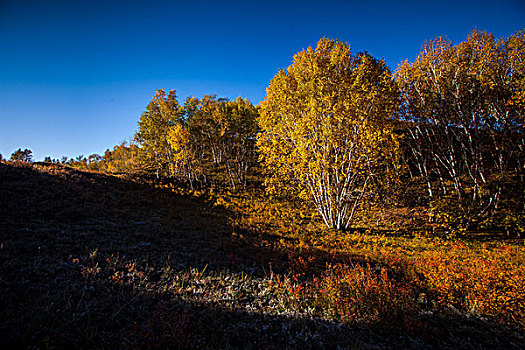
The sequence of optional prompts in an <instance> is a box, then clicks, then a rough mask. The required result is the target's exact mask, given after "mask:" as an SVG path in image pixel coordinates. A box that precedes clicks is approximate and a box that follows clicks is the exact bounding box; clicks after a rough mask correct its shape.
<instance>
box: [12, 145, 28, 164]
mask: <svg viewBox="0 0 525 350" xmlns="http://www.w3.org/2000/svg"><path fill="white" fill-rule="evenodd" d="M11 161H13V162H22V163H31V162H32V161H33V152H32V151H31V150H29V149H27V148H26V149H24V150H22V149H21V148H19V149H18V150H16V151H15V152H13V154H11Z"/></svg>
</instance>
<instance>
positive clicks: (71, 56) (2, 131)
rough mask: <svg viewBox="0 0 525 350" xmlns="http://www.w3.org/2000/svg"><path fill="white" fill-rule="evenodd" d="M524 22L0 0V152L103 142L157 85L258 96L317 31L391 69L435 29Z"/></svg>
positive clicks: (272, 6)
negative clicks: (375, 58) (380, 59)
mask: <svg viewBox="0 0 525 350" xmlns="http://www.w3.org/2000/svg"><path fill="white" fill-rule="evenodd" d="M475 27H477V28H478V29H480V30H486V31H489V32H491V33H493V34H494V35H496V36H497V37H507V36H509V35H511V34H513V33H515V32H517V31H519V30H521V29H524V28H525V2H523V1H522V0H500V1H485V0H478V1H448V0H446V1H439V2H438V1H434V2H425V1H423V0H420V1H374V2H370V3H368V4H365V2H364V1H331V0H326V1H317V2H314V1H312V2H309V1H285V0H283V1H264V2H262V1H261V2H260V3H254V4H250V3H249V2H246V1H198V2H196V1H162V2H161V1H132V0H130V1H109V0H107V1H102V0H100V1H98V0H84V1H73V0H69V1H63V0H42V1H19V0H4V1H1V2H0V153H1V154H2V155H3V156H4V157H9V156H10V154H11V153H12V152H14V151H15V150H16V149H18V148H30V149H31V150H32V151H33V154H34V156H35V159H36V160H42V159H43V158H44V157H45V156H51V157H53V158H60V157H61V156H63V155H65V156H68V157H76V156H77V155H79V154H83V155H85V156H88V155H89V154H92V153H99V154H101V153H103V152H104V150H105V149H106V148H111V147H113V146H114V145H115V144H117V143H120V142H122V141H123V140H125V139H129V138H131V137H132V136H133V134H134V132H135V130H136V126H137V121H138V119H139V117H140V114H141V113H142V111H143V110H144V108H145V106H146V105H147V103H148V101H149V100H150V99H151V97H152V96H153V93H154V90H155V89H156V88H166V89H167V90H169V89H175V90H176V91H177V94H178V96H179V101H181V102H182V101H183V100H184V99H185V98H186V97H187V96H196V97H202V96H203V95H204V94H217V95H218V96H219V97H227V98H230V99H233V98H236V97H238V96H242V97H247V98H249V99H250V100H251V101H252V102H253V103H254V104H257V103H259V101H261V100H262V99H263V98H264V94H265V89H266V87H267V86H268V84H269V82H270V79H271V78H272V77H273V76H274V75H275V74H276V73H277V71H278V70H279V69H282V68H286V67H287V66H288V65H290V63H291V62H292V57H293V54H294V53H296V52H298V51H300V50H302V49H303V48H306V47H308V46H313V45H315V43H316V42H317V40H318V39H319V38H320V37H323V36H326V37H330V38H337V39H339V40H342V41H346V42H348V43H350V45H351V46H352V48H353V50H354V51H356V52H357V51H364V50H366V51H368V52H369V53H371V54H372V55H373V56H375V57H377V58H384V59H385V61H386V63H387V64H388V65H389V66H390V67H391V68H392V70H394V69H395V68H396V67H397V65H398V64H399V63H400V62H401V61H403V60H405V59H408V60H409V61H411V60H413V59H414V58H415V57H416V55H417V53H418V51H419V49H420V47H421V44H422V43H423V42H424V41H425V40H428V39H432V38H435V37H437V36H439V35H446V36H447V37H448V38H449V39H451V40H452V41H453V42H455V43H457V42H460V41H462V40H464V39H465V38H466V36H467V35H468V34H469V33H470V32H471V31H472V30H473V29H474V28H475Z"/></svg>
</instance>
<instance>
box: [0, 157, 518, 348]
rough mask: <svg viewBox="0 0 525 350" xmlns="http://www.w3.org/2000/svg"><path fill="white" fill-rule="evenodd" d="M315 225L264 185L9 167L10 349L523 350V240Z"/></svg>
mask: <svg viewBox="0 0 525 350" xmlns="http://www.w3.org/2000/svg"><path fill="white" fill-rule="evenodd" d="M316 220H317V219H316V217H315V215H313V214H312V213H311V211H309V210H308V209H306V208H304V207H302V205H300V203H295V204H294V203H289V202H284V201H283V202H278V201H272V200H270V199H268V198H266V197H265V196H264V194H263V193H261V192H260V191H256V190H251V191H247V192H237V193H220V194H217V193H214V194H210V193H196V192H189V191H186V190H184V189H182V188H180V187H178V186H177V185H176V184H159V183H154V182H148V181H145V180H140V181H139V180H136V179H135V180H134V179H129V178H124V177H116V176H108V175H102V174H98V173H89V172H82V171H78V170H74V169H71V168H67V167H64V166H62V165H57V164H33V165H21V164H18V165H15V164H7V163H0V346H2V348H6V347H13V348H26V347H33V348H72V347H75V348H90V349H91V348H110V349H114V348H132V349H138V348H142V349H143V348H146V349H148V348H270V349H282V348H321V347H323V348H337V347H350V348H364V349H382V348H414V349H421V348H445V349H446V348H450V349H457V348H464V349H472V348H487V349H489V348H490V349H512V348H515V349H520V348H522V347H523V345H524V341H525V340H524V339H525V338H524V324H525V284H524V282H523V281H524V279H525V276H524V272H523V271H524V265H525V248H524V245H523V241H520V240H506V241H501V240H492V239H490V238H484V239H481V238H480V239H471V240H469V241H466V240H459V239H457V240H453V241H452V240H447V239H442V238H434V237H427V236H421V235H406V234H403V235H401V234H394V233H391V232H390V233H388V234H386V233H381V232H360V231H355V232H353V231H352V232H345V233H342V232H336V231H329V230H326V229H323V228H322V226H321V225H317V223H316V222H317V221H316Z"/></svg>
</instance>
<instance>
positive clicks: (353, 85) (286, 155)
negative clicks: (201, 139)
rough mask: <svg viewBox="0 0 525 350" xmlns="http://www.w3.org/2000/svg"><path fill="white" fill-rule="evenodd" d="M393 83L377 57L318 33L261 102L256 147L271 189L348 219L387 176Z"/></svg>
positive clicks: (336, 221) (336, 222) (393, 156)
mask: <svg viewBox="0 0 525 350" xmlns="http://www.w3.org/2000/svg"><path fill="white" fill-rule="evenodd" d="M397 107H398V89H397V87H396V83H395V81H394V79H393V78H392V75H391V73H390V71H389V69H388V68H387V67H386V65H385V63H384V62H383V61H379V60H377V59H375V58H373V57H371V56H370V55H369V54H367V53H358V54H353V53H352V52H351V50H350V46H349V45H348V44H345V43H342V42H339V41H336V40H330V39H326V38H323V39H321V40H320V41H319V42H318V43H317V47H316V48H315V49H314V48H311V47H309V48H308V49H306V50H303V51H301V52H299V53H298V54H296V55H295V56H294V61H293V63H292V65H291V66H289V67H288V69H286V70H281V71H279V73H277V75H276V76H275V77H274V78H273V79H272V81H271V83H270V86H269V87H268V89H267V95H266V98H265V100H264V101H263V102H262V103H261V115H260V118H259V124H260V127H261V129H262V130H261V133H260V134H259V136H258V147H259V152H260V154H261V160H262V161H263V162H264V164H265V166H266V167H267V168H268V169H270V173H271V174H272V176H271V178H270V179H269V180H268V181H267V185H268V186H269V189H270V190H275V189H279V188H281V189H282V188H283V187H288V188H289V189H291V190H293V191H296V192H297V193H298V194H299V195H300V196H301V197H303V198H305V199H309V200H311V201H313V203H314V204H315V206H316V208H317V209H318V211H319V213H320V215H321V216H322V218H323V220H324V222H325V224H326V225H327V226H329V227H334V228H337V229H341V228H346V227H348V226H349V225H350V223H351V220H352V218H353V217H354V214H355V213H356V210H358V209H359V206H360V204H361V203H362V202H363V201H364V200H365V199H367V198H371V197H372V196H373V195H374V193H376V191H375V190H377V189H378V188H380V187H382V186H383V185H385V183H386V182H388V178H389V176H391V175H392V174H393V173H394V172H393V170H394V169H393V168H394V167H395V164H397V157H398V142H397V137H396V136H395V134H394V133H393V130H392V127H391V126H390V125H389V122H388V120H389V118H390V117H391V116H392V115H393V114H394V113H396V110H397Z"/></svg>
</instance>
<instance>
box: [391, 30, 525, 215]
mask: <svg viewBox="0 0 525 350" xmlns="http://www.w3.org/2000/svg"><path fill="white" fill-rule="evenodd" d="M524 33H525V32H523V31H522V32H519V33H516V34H515V35H512V36H511V37H509V38H507V39H500V40H497V39H496V38H495V37H494V36H493V35H491V34H489V33H487V32H483V31H477V30H475V31H473V32H472V33H471V34H470V35H469V36H468V38H467V40H466V41H464V42H461V43H459V44H458V45H452V43H451V42H450V41H449V40H447V39H446V38H443V37H440V38H438V39H435V40H431V41H428V42H427V43H425V45H424V46H423V47H422V50H421V52H420V53H419V55H418V57H417V58H416V60H415V61H414V62H412V63H409V62H408V61H406V62H404V63H403V64H401V65H400V67H399V68H398V70H397V72H396V78H397V81H398V83H399V86H400V88H401V91H402V97H403V105H402V106H403V108H402V109H401V112H402V113H401V115H402V119H403V120H404V121H406V122H409V124H407V128H406V141H407V143H408V144H409V146H410V147H409V149H410V151H411V152H412V154H413V157H412V161H413V164H414V165H415V169H416V172H417V173H418V175H419V176H420V177H421V178H423V179H424V180H425V182H426V185H427V189H428V195H429V197H430V199H431V200H434V199H435V198H436V197H439V198H444V197H446V196H450V195H451V194H452V195H453V197H455V199H454V201H455V202H456V203H457V206H458V209H455V211H456V212H458V210H459V211H461V212H463V214H464V215H466V216H470V217H471V218H470V219H468V218H467V221H472V220H473V217H475V216H480V215H485V214H487V215H488V214H490V213H491V212H493V211H494V210H496V209H498V204H499V202H500V200H501V198H502V195H503V194H504V193H503V190H504V186H505V183H508V176H515V175H518V176H521V177H523V164H524V163H523V162H524V159H523V157H524V155H525V153H524V145H525V142H524V141H525V140H524V133H523V115H524V114H525V113H524V112H525V103H524V99H523V96H524V94H525V93H524V91H525V80H524V77H525V69H524V68H525V41H524V39H525V34H524ZM506 178H507V179H506ZM463 214H462V215H463Z"/></svg>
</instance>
